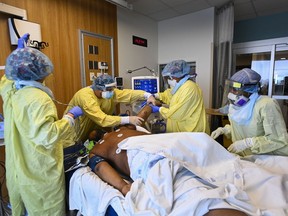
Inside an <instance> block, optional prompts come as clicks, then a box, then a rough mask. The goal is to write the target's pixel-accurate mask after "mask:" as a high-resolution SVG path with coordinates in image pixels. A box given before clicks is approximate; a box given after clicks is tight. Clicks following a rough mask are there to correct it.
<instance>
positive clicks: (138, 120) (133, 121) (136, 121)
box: [129, 116, 144, 125]
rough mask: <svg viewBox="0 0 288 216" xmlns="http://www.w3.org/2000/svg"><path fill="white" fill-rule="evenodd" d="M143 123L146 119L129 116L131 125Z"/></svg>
mask: <svg viewBox="0 0 288 216" xmlns="http://www.w3.org/2000/svg"><path fill="white" fill-rule="evenodd" d="M143 121H144V119H143V118H141V117H138V116H129V123H130V124H134V125H141V124H142V122H143Z"/></svg>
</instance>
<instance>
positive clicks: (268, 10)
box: [126, 0, 288, 21]
mask: <svg viewBox="0 0 288 216" xmlns="http://www.w3.org/2000/svg"><path fill="white" fill-rule="evenodd" d="M126 1H127V2H128V3H129V4H131V5H132V7H133V11H135V12H136V13H139V14H142V15H144V16H147V17H149V18H151V19H152V20H154V21H162V20H166V19H170V18H173V17H177V16H181V15H185V14H189V13H193V12H196V11H200V10H204V9H207V8H210V7H215V8H221V7H222V6H223V5H225V4H227V3H228V2H230V1H231V0H126ZM233 2H234V14H235V21H240V20H245V19H253V18H256V17H259V16H268V15H272V14H277V13H283V12H288V0H234V1H233Z"/></svg>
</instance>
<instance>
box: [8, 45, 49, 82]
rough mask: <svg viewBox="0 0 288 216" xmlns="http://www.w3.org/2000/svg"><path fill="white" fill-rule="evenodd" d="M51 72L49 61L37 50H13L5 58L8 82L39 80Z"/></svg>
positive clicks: (28, 48)
mask: <svg viewBox="0 0 288 216" xmlns="http://www.w3.org/2000/svg"><path fill="white" fill-rule="evenodd" d="M52 71H53V64H52V62H51V61H50V59H49V58H48V57H47V56H46V55H45V54H43V53H42V52H40V51H39V50H37V49H34V48H30V47H25V48H21V49H16V50H14V51H13V52H12V53H11V54H10V55H9V56H8V58H7V60H6V65H5V75H6V77H7V78H8V79H10V80H40V79H43V78H45V77H46V76H48V75H49V74H50V73H52Z"/></svg>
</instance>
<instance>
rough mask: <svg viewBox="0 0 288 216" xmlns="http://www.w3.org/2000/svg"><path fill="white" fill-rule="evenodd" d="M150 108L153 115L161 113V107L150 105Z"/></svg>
mask: <svg viewBox="0 0 288 216" xmlns="http://www.w3.org/2000/svg"><path fill="white" fill-rule="evenodd" d="M149 106H150V107H151V108H152V113H156V112H159V109H160V107H158V106H154V105H152V104H149Z"/></svg>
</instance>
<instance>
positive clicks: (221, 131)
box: [211, 125, 231, 139]
mask: <svg viewBox="0 0 288 216" xmlns="http://www.w3.org/2000/svg"><path fill="white" fill-rule="evenodd" d="M230 127H231V126H230V125H225V127H218V128H217V129H216V130H214V131H213V132H212V133H211V137H212V138H213V139H216V138H217V137H219V136H220V135H222V134H224V135H227V134H230Z"/></svg>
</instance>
